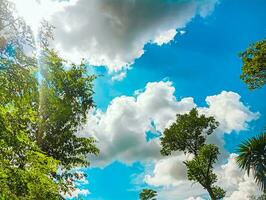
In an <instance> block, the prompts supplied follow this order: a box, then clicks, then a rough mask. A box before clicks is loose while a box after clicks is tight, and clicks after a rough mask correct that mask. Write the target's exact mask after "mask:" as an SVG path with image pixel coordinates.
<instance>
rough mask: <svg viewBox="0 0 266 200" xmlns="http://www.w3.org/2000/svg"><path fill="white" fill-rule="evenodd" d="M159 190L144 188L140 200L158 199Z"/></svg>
mask: <svg viewBox="0 0 266 200" xmlns="http://www.w3.org/2000/svg"><path fill="white" fill-rule="evenodd" d="M156 196H157V192H156V191H154V190H152V189H143V190H142V191H141V193H140V195H139V198H140V200H156Z"/></svg>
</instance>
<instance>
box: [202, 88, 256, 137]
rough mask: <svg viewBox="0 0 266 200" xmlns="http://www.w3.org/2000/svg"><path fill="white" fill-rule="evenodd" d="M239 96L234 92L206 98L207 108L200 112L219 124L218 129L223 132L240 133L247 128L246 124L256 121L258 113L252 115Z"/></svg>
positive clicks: (223, 92) (224, 92)
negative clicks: (213, 118) (212, 117)
mask: <svg viewBox="0 0 266 200" xmlns="http://www.w3.org/2000/svg"><path fill="white" fill-rule="evenodd" d="M240 98H241V97H240V95H239V94H237V93H234V92H226V91H222V92H221V93H220V94H218V95H213V96H209V97H207V98H206V102H207V104H208V106H209V107H208V108H202V109H201V111H202V112H203V113H204V114H206V115H210V116H214V117H215V119H216V120H218V121H219V122H220V126H219V128H220V129H221V130H223V132H226V133H230V132H232V131H237V132H238V131H241V130H246V129H247V128H248V124H247V123H248V122H250V121H252V120H254V119H257V118H258V117H259V113H258V112H256V113H253V112H251V111H250V110H249V107H247V106H245V105H244V104H243V103H242V102H241V101H240Z"/></svg>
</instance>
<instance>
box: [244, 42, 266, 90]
mask: <svg viewBox="0 0 266 200" xmlns="http://www.w3.org/2000/svg"><path fill="white" fill-rule="evenodd" d="M240 57H241V59H242V62H243V66H242V74H241V76H240V77H241V79H242V80H243V81H244V82H245V83H246V84H247V86H248V88H249V89H251V90H253V89H256V88H261V87H263V85H264V84H265V82H266V40H262V41H259V42H257V43H255V44H252V45H251V46H250V47H249V48H247V50H246V51H244V52H242V53H241V54H240Z"/></svg>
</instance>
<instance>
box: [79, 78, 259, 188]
mask: <svg viewBox="0 0 266 200" xmlns="http://www.w3.org/2000/svg"><path fill="white" fill-rule="evenodd" d="M174 92H175V88H174V87H173V85H172V83H171V82H170V81H166V82H164V81H160V82H151V83H148V84H147V85H146V87H145V90H143V91H140V90H138V91H137V92H136V93H135V96H120V97H116V98H115V99H113V100H112V102H111V103H110V105H109V106H108V108H107V110H106V111H105V112H103V111H101V110H100V109H97V110H93V111H91V112H90V113H89V115H88V122H87V124H86V125H85V126H84V127H83V130H82V131H80V132H79V135H82V136H85V137H86V136H94V137H95V138H97V140H98V141H99V143H98V146H99V148H100V149H101V152H100V155H99V156H97V157H94V156H93V157H90V158H89V159H91V160H92V164H93V165H97V166H105V165H107V164H110V163H112V162H113V161H115V160H118V161H121V162H124V163H132V162H135V161H143V162H145V161H155V168H156V165H157V164H158V163H156V162H157V161H158V160H159V159H160V158H161V155H160V141H159V139H158V138H155V139H153V140H149V141H147V140H146V133H147V132H155V133H156V132H163V130H164V129H165V128H166V127H168V126H169V125H170V124H171V123H172V122H173V121H174V120H175V118H176V114H177V113H185V112H188V111H190V110H191V109H192V108H193V107H196V104H195V103H194V101H193V98H191V97H187V98H183V99H181V100H179V101H178V100H177V99H176V97H175V95H174ZM206 101H207V103H208V107H201V108H199V110H200V112H202V113H206V114H208V115H214V116H215V117H216V118H217V120H218V121H219V122H220V127H221V128H220V129H219V130H218V131H217V132H216V133H215V134H213V136H212V137H211V138H210V139H209V142H211V143H215V144H217V145H219V147H220V148H221V150H222V155H223V157H222V158H227V156H228V154H227V152H226V151H224V150H223V144H224V142H223V133H224V132H225V131H227V132H229V131H233V130H237V131H240V130H243V129H246V128H247V124H246V123H247V121H250V120H254V119H256V118H257V115H258V114H255V113H253V112H251V111H250V110H249V109H248V108H247V107H246V106H245V105H244V104H243V103H242V102H241V101H240V96H239V95H238V94H236V93H233V92H225V91H223V92H221V93H220V94H218V95H214V96H209V97H207V98H206ZM221 106H222V108H223V109H222V110H221ZM230 113H231V114H230ZM235 113H237V114H236V115H235V116H234V117H232V115H233V114H235ZM230 120H231V122H230V123H229V121H230ZM158 162H159V163H160V165H161V166H162V165H166V164H173V163H174V162H173V161H170V160H169V159H164V160H161V161H160V160H159V161H158ZM157 167H158V166H157ZM169 168H172V167H169ZM177 168H178V167H177ZM180 169H181V168H180ZM180 169H177V170H180ZM157 171H160V170H157ZM172 171H174V170H172ZM152 174H153V175H151V176H150V178H149V180H150V181H152V180H154V181H155V179H157V177H158V179H159V180H160V177H161V176H162V174H157V172H156V171H155V172H153V173H152ZM153 176H154V177H153ZM172 176H173V177H174V178H176V174H172ZM166 179H167V178H166ZM155 182H156V181H155ZM158 184H159V183H157V185H158Z"/></svg>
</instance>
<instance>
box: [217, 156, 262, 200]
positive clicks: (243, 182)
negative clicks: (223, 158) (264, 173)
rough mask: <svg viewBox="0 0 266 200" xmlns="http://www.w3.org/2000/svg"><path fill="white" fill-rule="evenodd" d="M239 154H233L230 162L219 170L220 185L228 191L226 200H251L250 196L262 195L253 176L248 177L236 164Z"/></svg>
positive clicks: (229, 159)
mask: <svg viewBox="0 0 266 200" xmlns="http://www.w3.org/2000/svg"><path fill="white" fill-rule="evenodd" d="M236 156H237V154H231V155H230V156H229V158H228V162H227V163H226V164H224V165H222V166H221V168H220V169H218V170H217V173H218V178H219V179H218V180H219V182H218V184H220V185H221V186H222V187H224V188H225V189H226V191H227V194H226V197H225V198H224V199H225V200H249V196H250V195H258V194H260V191H259V188H258V186H257V184H256V183H255V181H254V177H253V176H252V175H250V176H247V174H246V173H245V172H244V171H241V170H240V169H239V167H238V166H237V163H236V159H235V158H236Z"/></svg>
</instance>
